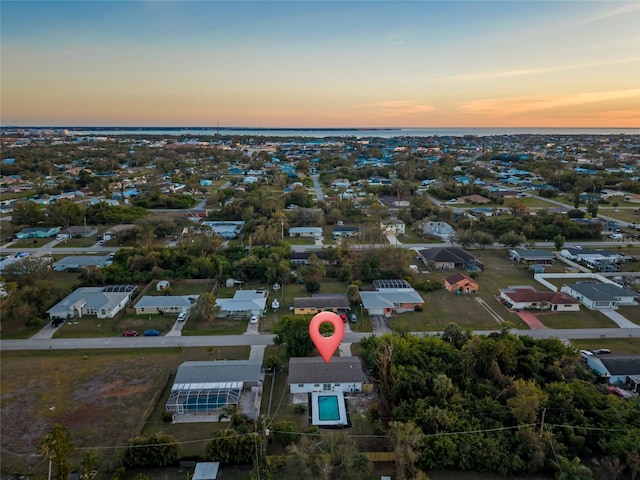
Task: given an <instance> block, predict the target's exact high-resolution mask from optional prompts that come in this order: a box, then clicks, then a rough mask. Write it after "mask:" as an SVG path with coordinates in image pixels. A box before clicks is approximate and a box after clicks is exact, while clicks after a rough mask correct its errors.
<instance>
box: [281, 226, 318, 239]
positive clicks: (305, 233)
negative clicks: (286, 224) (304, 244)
mask: <svg viewBox="0 0 640 480" xmlns="http://www.w3.org/2000/svg"><path fill="white" fill-rule="evenodd" d="M289 236H290V237H313V238H317V239H320V238H322V228H321V227H291V228H289Z"/></svg>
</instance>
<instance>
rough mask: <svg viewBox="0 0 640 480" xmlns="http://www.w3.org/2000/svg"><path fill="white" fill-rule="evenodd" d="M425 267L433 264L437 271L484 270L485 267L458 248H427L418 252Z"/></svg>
mask: <svg viewBox="0 0 640 480" xmlns="http://www.w3.org/2000/svg"><path fill="white" fill-rule="evenodd" d="M418 256H419V257H420V258H421V259H422V261H423V262H424V264H425V265H429V262H433V263H434V266H435V269H436V270H447V269H463V270H483V269H484V265H482V262H481V261H480V260H478V259H477V258H476V257H474V256H473V255H471V254H470V253H469V252H467V251H466V250H463V249H462V248H457V247H435V248H425V249H423V250H420V251H418Z"/></svg>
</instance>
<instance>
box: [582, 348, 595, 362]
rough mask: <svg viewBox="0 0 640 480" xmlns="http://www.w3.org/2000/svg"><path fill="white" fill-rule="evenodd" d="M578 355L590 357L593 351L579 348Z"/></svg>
mask: <svg viewBox="0 0 640 480" xmlns="http://www.w3.org/2000/svg"><path fill="white" fill-rule="evenodd" d="M580 356H581V357H582V358H583V359H585V360H586V359H587V358H589V357H592V356H593V353H592V352H590V351H589V350H580Z"/></svg>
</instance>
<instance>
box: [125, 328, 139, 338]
mask: <svg viewBox="0 0 640 480" xmlns="http://www.w3.org/2000/svg"><path fill="white" fill-rule="evenodd" d="M139 335H140V332H138V331H137V330H125V331H124V332H122V336H123V337H137V336H139Z"/></svg>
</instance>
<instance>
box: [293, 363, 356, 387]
mask: <svg viewBox="0 0 640 480" xmlns="http://www.w3.org/2000/svg"><path fill="white" fill-rule="evenodd" d="M287 381H288V383H289V389H290V391H291V393H292V394H297V393H312V392H343V393H349V392H361V391H362V385H363V384H364V383H367V376H366V375H365V373H364V371H363V370H362V363H361V362H360V358H358V357H333V358H331V361H330V362H329V363H326V362H325V361H324V360H323V359H322V358H321V357H291V358H290V359H289V376H288V379H287Z"/></svg>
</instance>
